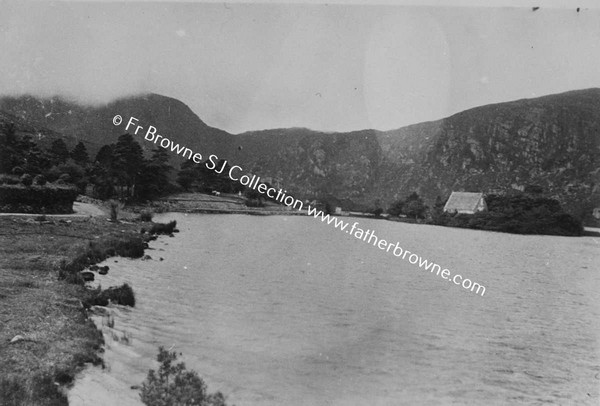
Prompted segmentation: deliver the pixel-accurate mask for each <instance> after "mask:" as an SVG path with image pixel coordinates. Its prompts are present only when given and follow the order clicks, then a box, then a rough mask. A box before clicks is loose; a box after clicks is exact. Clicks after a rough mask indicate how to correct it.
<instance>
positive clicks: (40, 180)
mask: <svg viewBox="0 0 600 406" xmlns="http://www.w3.org/2000/svg"><path fill="white" fill-rule="evenodd" d="M33 183H35V184H36V185H40V186H44V185H45V184H46V177H45V176H44V175H36V177H35V178H33Z"/></svg>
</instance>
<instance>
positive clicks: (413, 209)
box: [388, 192, 443, 219]
mask: <svg viewBox="0 0 600 406" xmlns="http://www.w3.org/2000/svg"><path fill="white" fill-rule="evenodd" d="M438 200H439V201H441V199H440V197H439V196H438ZM436 205H437V202H436ZM442 207H443V204H442ZM428 210H429V207H428V206H427V205H426V204H425V202H424V201H423V198H422V197H421V196H419V194H418V193H417V192H412V193H411V194H410V195H408V197H406V199H400V200H398V201H397V202H395V203H393V204H392V205H391V207H390V208H389V210H388V213H389V214H390V215H392V216H401V215H404V216H406V217H410V218H414V219H424V218H426V216H427V214H428Z"/></svg>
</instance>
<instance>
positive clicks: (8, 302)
mask: <svg viewBox="0 0 600 406" xmlns="http://www.w3.org/2000/svg"><path fill="white" fill-rule="evenodd" d="M141 226H143V227H145V228H147V229H152V228H153V226H154V228H155V229H156V228H157V227H156V224H155V223H149V222H128V223H125V222H123V223H118V222H109V221H106V219H104V218H101V219H96V218H86V219H81V218H72V219H69V220H64V219H61V220H52V219H47V218H45V217H38V218H36V219H34V218H24V217H9V216H7V217H0V404H2V405H3V406H13V405H25V404H26V405H44V406H64V405H67V404H68V401H67V397H66V394H65V388H66V387H67V386H68V385H69V384H71V383H72V382H73V379H74V377H75V375H76V374H77V372H79V371H80V370H81V369H82V368H83V367H84V366H85V365H86V364H93V365H101V366H103V361H102V358H101V353H102V351H103V350H102V345H103V344H104V340H103V337H102V333H101V332H100V331H99V330H98V329H97V328H96V326H95V325H94V323H93V322H92V321H91V319H89V318H88V314H87V312H88V311H87V308H89V307H90V306H92V305H106V304H107V303H108V301H109V300H110V301H111V302H112V303H120V304H124V305H130V306H133V305H135V296H134V294H133V289H132V288H131V287H129V286H128V285H123V286H121V287H115V288H109V289H106V290H94V289H88V288H86V287H85V285H84V281H83V278H82V272H81V271H82V270H84V269H87V268H89V267H90V266H91V267H92V268H93V267H94V264H96V263H98V262H100V261H103V260H105V259H107V258H109V257H114V256H124V257H131V258H139V257H141V256H142V255H143V254H144V248H145V247H146V242H147V240H148V239H151V238H153V237H152V236H151V235H150V234H147V233H144V234H142V233H140V227H141ZM158 228H161V227H160V226H159V227H158ZM162 228H164V227H162ZM166 229H167V231H169V230H170V231H173V229H174V224H173V226H166ZM163 358H164V357H163ZM179 370H180V371H181V372H182V373H183V372H184V368H183V369H182V368H179ZM189 373H193V371H191V372H189ZM189 373H188V372H186V373H183V375H181V377H183V378H186V377H187V378H186V379H184V381H181V382H191V383H192V384H193V383H194V382H196V383H198V382H199V381H197V380H195V379H193V376H192V375H189ZM186 374H187V375H186ZM160 382H161V381H160V379H159V380H155V381H153V382H148V385H149V386H148V385H147V387H148V388H154V389H153V391H154V392H155V391H156V390H158V391H159V392H160V387H161V384H160ZM177 382H179V381H177ZM172 384H173V381H171V382H170V383H169V385H171V386H172ZM171 386H169V387H168V388H167V390H168V391H173V390H174V389H172V387H171ZM176 386H177V385H176ZM200 387H202V385H200ZM156 388H159V389H156ZM189 388H194V390H196V392H195V393H197V390H198V388H199V387H198V386H197V385H191V386H188V389H189ZM204 389H205V388H204ZM185 390H186V389H185V388H184V391H185ZM154 392H152V391H151V392H148V393H154ZM168 393H171V392H168ZM172 393H175V394H179V393H182V392H181V389H176V390H175V392H172ZM204 394H205V395H206V396H208V394H207V393H206V392H204ZM147 396H149V399H151V398H152V395H151V394H150V395H147ZM178 396H179V395H178ZM206 399H215V400H218V399H221V398H220V397H218V396H217V397H209V398H205V400H206ZM154 404H156V403H154ZM161 404H162V403H161ZM190 404H200V403H190ZM202 404H205V403H202ZM214 404H221V403H214Z"/></svg>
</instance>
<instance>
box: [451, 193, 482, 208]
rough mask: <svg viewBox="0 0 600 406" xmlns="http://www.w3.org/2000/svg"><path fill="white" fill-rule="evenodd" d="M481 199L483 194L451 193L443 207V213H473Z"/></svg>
mask: <svg viewBox="0 0 600 406" xmlns="http://www.w3.org/2000/svg"><path fill="white" fill-rule="evenodd" d="M482 198H483V193H471V192H452V194H451V195H450V198H449V199H448V201H447V202H446V205H445V206H444V211H452V210H457V211H462V210H471V211H475V209H476V208H477V204H478V203H479V201H480V200H481V199H482Z"/></svg>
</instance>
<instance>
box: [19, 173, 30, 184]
mask: <svg viewBox="0 0 600 406" xmlns="http://www.w3.org/2000/svg"><path fill="white" fill-rule="evenodd" d="M21 183H22V184H23V185H25V186H31V184H32V183H33V178H32V177H31V175H30V174H28V173H25V174H23V175H21Z"/></svg>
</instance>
